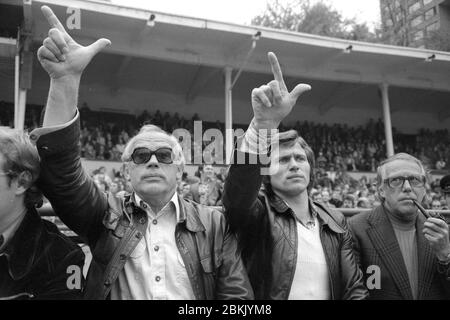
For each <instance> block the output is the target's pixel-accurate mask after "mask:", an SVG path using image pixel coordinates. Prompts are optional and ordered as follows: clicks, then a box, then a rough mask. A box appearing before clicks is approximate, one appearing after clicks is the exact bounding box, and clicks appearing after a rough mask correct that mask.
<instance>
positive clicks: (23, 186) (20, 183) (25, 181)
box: [15, 171, 33, 195]
mask: <svg viewBox="0 0 450 320" xmlns="http://www.w3.org/2000/svg"><path fill="white" fill-rule="evenodd" d="M15 180H16V183H17V189H16V191H15V193H16V195H22V194H24V193H25V192H27V190H28V189H29V188H31V185H32V184H33V177H32V175H31V173H30V172H28V171H24V172H21V173H20V174H19V175H18V176H17V178H15Z"/></svg>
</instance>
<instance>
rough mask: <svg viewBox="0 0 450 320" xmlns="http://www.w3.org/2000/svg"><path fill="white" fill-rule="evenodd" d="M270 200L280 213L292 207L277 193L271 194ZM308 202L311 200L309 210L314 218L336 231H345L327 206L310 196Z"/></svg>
mask: <svg viewBox="0 0 450 320" xmlns="http://www.w3.org/2000/svg"><path fill="white" fill-rule="evenodd" d="M269 201H270V204H271V206H272V207H273V208H274V209H275V211H277V212H278V213H285V212H287V211H288V210H289V209H290V207H289V206H288V204H287V203H286V201H284V200H283V199H281V197H279V196H278V195H276V194H275V193H272V194H271V195H270V196H269ZM308 202H309V212H310V213H311V216H312V218H313V219H316V218H318V219H319V221H320V222H321V223H322V224H324V225H328V227H330V229H331V230H333V231H334V232H336V233H343V232H345V230H344V229H343V228H342V227H341V226H339V224H338V223H336V221H335V220H334V219H333V218H332V217H331V216H330V214H329V213H327V210H326V208H324V207H321V206H318V205H316V204H315V203H314V202H313V201H312V200H311V198H308Z"/></svg>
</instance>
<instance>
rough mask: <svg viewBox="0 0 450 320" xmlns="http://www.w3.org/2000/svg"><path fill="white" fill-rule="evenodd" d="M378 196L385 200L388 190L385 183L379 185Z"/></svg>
mask: <svg viewBox="0 0 450 320" xmlns="http://www.w3.org/2000/svg"><path fill="white" fill-rule="evenodd" d="M378 197H379V198H380V200H384V198H385V197H386V192H385V190H384V188H383V185H381V186H379V187H378Z"/></svg>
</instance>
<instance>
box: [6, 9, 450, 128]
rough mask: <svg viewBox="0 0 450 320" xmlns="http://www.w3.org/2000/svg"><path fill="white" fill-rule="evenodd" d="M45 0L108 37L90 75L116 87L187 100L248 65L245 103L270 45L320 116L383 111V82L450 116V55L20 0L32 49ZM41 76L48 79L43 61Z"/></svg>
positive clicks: (264, 78)
mask: <svg viewBox="0 0 450 320" xmlns="http://www.w3.org/2000/svg"><path fill="white" fill-rule="evenodd" d="M3 1H6V2H7V3H8V2H10V3H17V2H16V1H12V0H3ZM43 4H46V5H49V6H50V7H51V8H52V9H53V10H54V11H55V14H56V15H57V16H58V17H59V18H60V20H61V21H62V22H63V24H65V19H67V18H69V16H70V15H71V13H70V12H69V11H68V8H79V9H81V29H80V30H77V29H73V30H68V31H69V33H70V34H71V35H72V36H73V37H74V39H76V40H77V41H79V42H80V43H82V44H90V43H91V42H93V41H94V40H96V39H98V38H100V37H105V38H109V39H110V40H111V41H112V46H110V47H108V48H107V49H106V51H105V53H102V54H100V57H102V58H101V59H100V58H96V62H95V63H94V64H93V65H92V66H90V67H89V69H88V71H87V74H86V76H85V78H84V79H85V80H84V82H91V83H106V84H107V85H108V86H110V87H111V88H113V89H114V90H117V89H119V88H120V87H132V88H135V89H138V90H159V91H164V92H167V93H177V94H184V95H185V97H186V101H187V102H189V101H193V100H194V99H195V98H196V97H197V96H199V95H205V96H210V97H214V98H215V99H217V98H219V99H223V92H224V82H223V70H224V68H225V67H231V68H233V70H234V71H235V73H236V71H237V70H239V69H240V68H242V69H243V72H242V74H241V76H240V78H239V80H238V82H237V84H236V86H235V87H234V89H233V99H237V100H241V101H248V97H249V93H250V91H251V89H252V88H253V87H255V86H259V85H261V84H263V83H266V82H268V81H270V79H271V74H270V67H269V65H268V62H267V58H266V54H267V52H268V51H274V52H275V53H276V54H277V56H278V57H279V60H280V63H281V65H282V69H283V71H284V75H285V78H286V82H287V85H288V87H290V88H292V86H294V85H295V84H297V83H298V82H300V81H302V82H307V83H311V84H312V86H313V90H314V92H319V93H320V94H319V95H314V96H312V95H310V96H307V97H306V103H307V104H309V105H313V106H317V107H318V108H319V110H320V113H321V114H325V113H327V111H329V110H330V109H331V108H334V107H338V108H340V107H350V108H352V107H357V108H377V109H378V110H381V101H380V97H379V94H378V85H379V84H382V83H384V84H388V85H390V87H391V89H390V91H389V95H390V99H391V111H392V112H396V111H399V110H400V111H405V112H409V111H413V112H414V111H417V112H429V113H433V114H435V115H436V117H437V119H439V120H441V121H442V120H443V119H446V118H448V117H449V116H450V105H449V103H450V102H449V101H450V53H449V52H438V51H432V50H425V49H415V48H406V47H395V46H388V45H381V44H373V43H365V42H357V41H348V40H341V39H336V38H328V37H322V36H316V35H310V34H304V33H297V32H288V31H282V30H275V29H269V28H262V27H256V26H244V25H237V24H232V23H224V22H217V21H210V20H205V19H198V18H192V17H185V16H179V15H173V14H168V13H161V12H156V11H151V10H147V9H137V8H130V7H125V6H120V5H116V4H112V3H109V2H102V1H91V0H33V1H32V2H31V1H30V0H24V1H23V3H22V2H21V4H20V5H22V6H24V10H23V12H24V21H28V22H29V24H30V25H31V26H32V27H31V32H32V34H31V36H32V37H33V40H34V41H35V48H34V49H36V48H37V46H38V45H39V43H41V42H42V40H43V39H44V38H45V37H46V36H47V32H48V29H49V26H48V24H47V21H46V20H45V18H44V17H43V15H42V13H41V11H40V7H41V5H43ZM27 6H28V9H27ZM253 43H254V44H255V45H256V46H255V48H254V50H252V44H253ZM0 49H1V47H0ZM0 54H1V50H0ZM244 61H246V63H244ZM35 76H36V77H37V79H42V80H43V81H45V82H46V80H45V79H46V77H45V75H44V74H43V71H42V69H41V68H39V66H38V63H35V64H34V71H33V78H34V77H35ZM234 76H235V75H234ZM33 81H34V80H33ZM425 106H426V108H425ZM222 110H223V109H222ZM215 111H216V110H214V111H213V112H215Z"/></svg>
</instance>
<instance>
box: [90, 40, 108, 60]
mask: <svg viewBox="0 0 450 320" xmlns="http://www.w3.org/2000/svg"><path fill="white" fill-rule="evenodd" d="M109 45H111V41H109V40H108V39H105V38H102V39H98V40H97V41H95V42H94V43H93V44H91V45H90V46H89V47H88V48H89V50H90V51H91V52H92V55H93V56H95V55H96V54H97V53H99V52H100V51H102V50H103V49H105V48H106V47H107V46H109Z"/></svg>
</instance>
